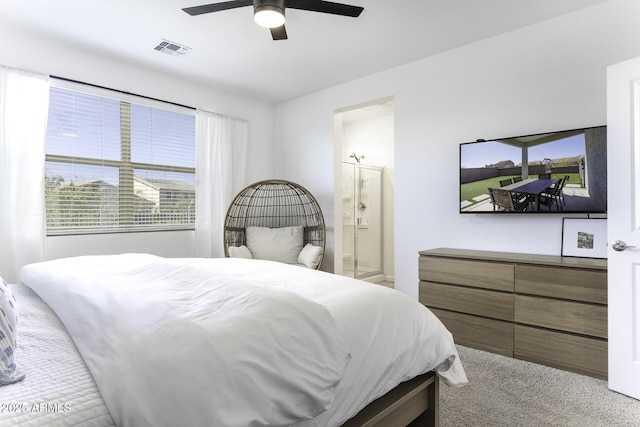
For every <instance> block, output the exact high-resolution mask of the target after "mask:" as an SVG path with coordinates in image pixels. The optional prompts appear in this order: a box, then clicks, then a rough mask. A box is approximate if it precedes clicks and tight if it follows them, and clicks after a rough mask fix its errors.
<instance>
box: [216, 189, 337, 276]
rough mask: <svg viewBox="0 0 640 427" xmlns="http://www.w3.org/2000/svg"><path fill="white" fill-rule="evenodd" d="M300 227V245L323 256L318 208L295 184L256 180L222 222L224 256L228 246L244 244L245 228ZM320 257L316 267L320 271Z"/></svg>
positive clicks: (238, 196) (307, 194) (323, 234)
mask: <svg viewBox="0 0 640 427" xmlns="http://www.w3.org/2000/svg"><path fill="white" fill-rule="evenodd" d="M298 225H301V226H303V227H304V237H303V246H305V245H306V244H307V243H311V244H312V245H314V246H319V247H321V248H322V254H324V246H325V225H324V217H323V216H322V210H321V209H320V205H319V204H318V202H317V201H316V199H315V198H314V197H313V195H312V194H311V193H310V192H309V191H308V190H307V189H305V188H304V187H302V186H301V185H299V184H296V183H295V182H291V181H285V180H267V181H259V182H256V183H254V184H251V185H249V186H248V187H246V188H245V189H244V190H242V191H240V193H238V194H237V195H236V197H235V198H234V199H233V201H232V202H231V205H230V206H229V209H228V210H227V216H226V218H225V221H224V254H225V256H227V257H228V256H229V247H230V246H242V245H246V243H247V241H246V234H245V231H246V229H247V227H269V228H281V227H290V226H298ZM321 264H322V258H320V262H319V263H318V265H317V267H316V268H320V265H321Z"/></svg>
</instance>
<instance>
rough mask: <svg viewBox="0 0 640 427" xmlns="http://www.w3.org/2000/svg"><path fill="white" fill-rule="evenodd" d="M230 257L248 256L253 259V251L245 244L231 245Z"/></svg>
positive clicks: (247, 257)
mask: <svg viewBox="0 0 640 427" xmlns="http://www.w3.org/2000/svg"><path fill="white" fill-rule="evenodd" d="M229 257H231V258H246V259H252V258H253V256H252V255H251V251H249V248H248V247H246V246H245V245H242V246H229Z"/></svg>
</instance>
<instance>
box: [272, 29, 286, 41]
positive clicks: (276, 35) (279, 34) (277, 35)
mask: <svg viewBox="0 0 640 427" xmlns="http://www.w3.org/2000/svg"><path fill="white" fill-rule="evenodd" d="M269 29H270V30H271V37H273V39H274V40H286V39H287V29H286V28H285V27H284V25H282V26H280V27H276V28H269Z"/></svg>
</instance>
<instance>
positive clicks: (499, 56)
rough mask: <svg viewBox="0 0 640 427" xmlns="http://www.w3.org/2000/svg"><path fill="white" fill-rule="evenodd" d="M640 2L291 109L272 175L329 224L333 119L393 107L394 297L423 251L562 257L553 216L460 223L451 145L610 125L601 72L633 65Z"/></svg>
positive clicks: (576, 16)
mask: <svg viewBox="0 0 640 427" xmlns="http://www.w3.org/2000/svg"><path fill="white" fill-rule="evenodd" d="M638 16H640V2H638V1H637V0H614V1H611V2H608V3H605V4H601V5H598V6H594V7H591V8H588V9H584V10H582V11H579V12H576V13H572V14H568V15H564V16H561V17H558V18H556V19H552V20H549V21H546V22H542V23H539V24H536V25H533V26H529V27H526V28H523V29H520V30H517V31H513V32H511V33H508V34H504V35H500V36H497V37H493V38H491V39H487V40H484V41H480V42H477V43H474V44H471V45H468V46H465V47H462V48H459V49H456V50H452V51H449V52H446V53H443V54H441V55H437V56H435V57H431V58H425V59H423V60H420V61H417V62H414V63H411V64H407V65H405V66H401V67H398V68H395V69H392V70H388V71H385V72H382V73H378V74H375V75H371V76H369V77H366V78H363V79H359V80H356V81H353V82H351V83H348V84H344V85H341V86H337V87H334V88H330V89H327V90H324V91H321V92H318V93H315V94H311V95H308V96H305V97H301V98H298V99H295V100H291V101H289V102H286V103H282V104H280V105H278V106H277V110H276V149H277V151H278V156H277V157H276V166H277V168H278V170H279V171H280V172H281V173H282V175H283V176H284V177H287V178H289V179H293V180H298V181H299V182H304V183H305V184H307V186H308V188H310V190H311V191H313V192H314V193H315V194H318V195H319V196H320V197H319V201H320V203H321V204H322V208H323V210H324V211H325V212H326V214H325V215H326V216H327V217H328V218H333V216H332V214H331V213H333V198H332V197H329V194H330V192H331V191H332V189H333V188H334V187H333V179H334V175H333V174H334V171H333V161H332V160H333V158H334V157H333V152H332V150H333V144H332V139H333V130H334V129H333V121H332V120H333V119H332V113H333V111H334V110H336V109H339V108H343V107H345V106H349V105H356V104H360V103H365V102H367V101H370V100H373V99H378V98H383V97H385V96H392V97H393V99H394V104H395V138H394V139H395V171H396V172H395V276H396V288H397V289H399V290H401V291H403V292H405V293H407V294H408V295H411V296H414V297H417V292H418V291H417V289H418V265H417V264H418V254H417V252H418V251H419V250H422V249H429V248H434V247H458V248H472V249H487V250H500V251H511V252H530V253H542V254H554V255H559V254H560V245H561V228H562V221H561V217H560V216H556V215H553V216H545V217H538V216H535V217H533V216H524V217H523V216H518V217H513V216H500V217H496V216H481V215H477V216H476V215H471V216H466V215H465V216H461V215H459V214H458V205H459V201H458V144H459V143H461V142H468V141H473V140H475V139H477V138H487V139H488V138H498V137H507V136H517V135H523V134H528V133H537V132H545V131H554V130H561V129H571V128H577V127H581V126H594V125H600V124H605V121H606V67H607V66H608V65H610V64H614V63H617V62H620V61H622V60H625V59H628V58H633V57H637V56H639V55H640V31H638V30H637V28H638V26H637V17H638Z"/></svg>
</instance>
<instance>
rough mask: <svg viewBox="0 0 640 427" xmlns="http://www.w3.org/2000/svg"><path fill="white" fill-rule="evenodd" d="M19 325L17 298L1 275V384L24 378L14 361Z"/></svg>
mask: <svg viewBox="0 0 640 427" xmlns="http://www.w3.org/2000/svg"><path fill="white" fill-rule="evenodd" d="M17 325H18V312H17V309H16V299H15V297H14V296H13V293H12V292H11V288H9V285H7V283H6V282H5V281H4V280H2V278H1V277H0V386H2V385H7V384H12V383H15V382H18V381H20V380H21V379H23V378H24V374H23V373H22V372H21V371H20V369H18V367H17V366H16V364H15V363H14V362H13V357H14V352H15V350H16V333H17V329H16V327H17Z"/></svg>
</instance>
